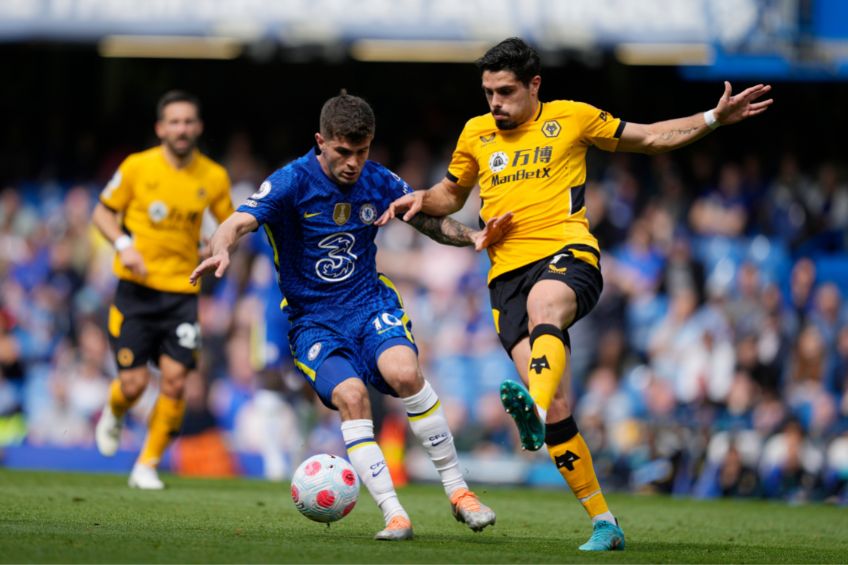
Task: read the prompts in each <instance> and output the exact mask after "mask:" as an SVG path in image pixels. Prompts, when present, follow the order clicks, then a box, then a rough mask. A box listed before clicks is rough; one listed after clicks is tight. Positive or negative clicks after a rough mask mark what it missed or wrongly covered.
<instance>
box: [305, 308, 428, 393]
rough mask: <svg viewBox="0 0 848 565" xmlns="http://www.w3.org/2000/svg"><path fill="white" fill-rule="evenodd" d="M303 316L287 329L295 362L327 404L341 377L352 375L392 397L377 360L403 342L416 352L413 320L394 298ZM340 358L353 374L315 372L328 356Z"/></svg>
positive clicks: (390, 388) (392, 391) (342, 378)
mask: <svg viewBox="0 0 848 565" xmlns="http://www.w3.org/2000/svg"><path fill="white" fill-rule="evenodd" d="M328 318H329V316H328V317H324V318H320V319H319V318H316V317H314V316H312V317H310V316H306V317H304V318H303V319H300V320H297V321H295V322H293V323H292V329H291V332H290V333H289V343H290V345H291V350H292V356H293V357H294V364H295V366H296V367H297V368H298V369H299V370H300V372H301V373H302V374H303V375H304V377H306V380H307V381H308V382H309V384H310V385H311V386H312V388H313V389H315V392H316V393H317V394H318V397H319V398H320V399H321V402H323V403H324V404H325V405H326V406H328V407H329V408H335V406H333V403H332V395H333V389H335V388H336V385H338V384H339V383H340V382H341V381H343V380H345V379H346V378H349V377H352V376H356V377H358V378H360V379H362V381H363V382H364V383H366V384H367V385H369V384H370V385H371V386H372V387H374V388H375V389H376V390H378V391H380V392H382V393H383V394H390V395H392V396H397V393H396V392H395V391H394V390H392V387H390V386H389V384H388V383H387V382H386V381H385V380H383V377H382V375H380V371H379V370H378V369H377V359H378V358H379V357H380V354H381V353H383V351H385V350H386V349H388V348H390V347H393V346H395V345H406V346H408V347H410V348H412V349H413V350H414V351H415V353H416V354H417V353H418V348H417V347H416V346H415V339H414V338H413V336H412V322H411V321H410V320H409V317H408V316H407V315H406V312H405V311H404V310H403V306H402V305H401V303H400V300H399V299H398V298H389V297H383V298H381V299H379V300H376V301H375V302H374V303H373V306H372V307H370V308H363V309H361V310H359V311H352V312H346V313H345V314H344V316H339V318H338V319H336V318H334V319H328ZM331 355H332V356H334V357H343V358H344V359H346V360H347V361H348V362H349V363H350V365H351V367H353V369H354V371H355V372H356V374H355V375H348V374H341V373H339V372H338V371H333V370H327V371H322V370H319V369H320V368H321V365H322V364H323V363H324V361H325V360H326V359H327V358H328V357H330V356H331Z"/></svg>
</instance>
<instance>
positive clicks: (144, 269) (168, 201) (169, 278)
mask: <svg viewBox="0 0 848 565" xmlns="http://www.w3.org/2000/svg"><path fill="white" fill-rule="evenodd" d="M202 132H203V122H202V121H201V119H200V104H199V102H198V100H197V98H195V97H194V96H192V95H191V94H188V93H186V92H181V91H171V92H168V93H166V94H165V95H164V96H163V97H162V98H161V99H160V100H159V104H158V106H157V121H156V135H157V137H158V138H159V139H160V141H161V144H160V145H159V146H157V147H153V148H152V149H148V150H146V151H142V152H140V153H134V154H132V155H130V156H129V157H127V158H126V159H125V160H124V162H123V163H121V165H120V166H119V167H118V171H117V172H116V173H115V175H114V177H112V180H111V181H110V182H109V184H108V185H107V186H106V188H104V189H103V192H102V193H101V194H100V202H99V203H98V204H97V206H96V208H95V209H94V214H93V217H92V221H93V222H94V225H95V226H97V228H98V229H99V230H100V231H101V232H102V233H103V235H104V236H106V238H108V239H109V241H111V242H112V244H113V245H114V246H115V250H116V252H117V253H116V256H115V275H117V277H118V279H119V281H118V287H117V290H116V292H115V300H114V303H113V305H112V306H111V308H110V310H109V322H108V325H109V327H108V330H109V335H110V338H111V342H112V347H113V350H114V353H115V358H116V360H117V363H118V378H117V379H115V380H114V381H113V382H112V385H111V388H110V394H109V400H108V403H107V404H106V406H105V407H104V409H103V413H102V415H101V417H100V420H99V422H98V423H97V429H96V439H97V447H98V449H99V450H100V453H102V454H103V455H106V456H111V455H114V454H115V452H116V451H117V450H118V446H119V444H120V438H121V429H122V423H123V417H124V415H125V414H126V412H127V410H129V409H130V407H131V406H132V405H133V403H134V402H135V401H136V400H138V398H139V397H140V396H141V394H142V393H143V392H144V389H145V388H146V387H147V384H148V382H149V380H150V372H149V371H148V369H147V363H148V361H152V362H154V363H157V364H158V366H159V369H160V371H161V382H160V392H159V398H158V399H157V400H156V405H155V406H154V408H153V412H152V414H151V416H150V421H149V423H148V431H147V437H146V438H145V441H144V447H143V448H142V450H141V453H140V454H139V457H138V459H137V461H136V464H135V466H134V467H133V470H132V473H131V474H130V478H129V484H130V486H131V487H136V488H141V489H153V490H158V489H161V488H163V487H164V485H163V484H162V481H161V480H160V479H159V476H158V474H157V472H156V466H157V465H158V464H159V461H160V459H161V458H162V454H163V453H164V452H165V448H166V447H167V446H168V444H169V443H170V441H171V439H172V438H173V437H174V436H176V434H177V433H178V432H179V429H180V425H181V424H182V420H183V415H184V413H185V401H184V400H183V391H184V387H185V381H186V376H187V375H188V372H189V371H190V370H191V369H193V368H194V366H195V362H196V358H197V354H198V352H199V348H200V331H199V327H198V323H197V293H198V288H197V287H194V286H192V285H191V284H190V283H189V282H188V277H189V275H190V274H191V272H192V271H193V270H194V267H195V265H197V263H198V262H199V260H200V258H199V247H200V227H201V222H202V220H203V213H204V211H205V210H206V209H207V208H208V209H209V210H210V211H211V212H212V215H213V216H215V218H216V219H217V220H218V221H219V222H222V221H224V220H225V219H226V218H227V217H228V216H229V215H230V214H231V213H232V212H233V205H232V200H231V199H230V180H229V177H228V176H227V172H226V171H225V170H224V168H223V167H221V166H220V165H218V164H217V163H215V162H214V161H212V160H211V159H209V158H208V157H206V156H205V155H203V154H201V153H200V152H199V151H198V150H197V147H196V146H197V139H198V137H200V134H201V133H202Z"/></svg>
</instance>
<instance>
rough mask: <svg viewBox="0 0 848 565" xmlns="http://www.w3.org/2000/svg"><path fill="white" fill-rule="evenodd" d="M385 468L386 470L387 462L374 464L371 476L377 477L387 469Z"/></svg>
mask: <svg viewBox="0 0 848 565" xmlns="http://www.w3.org/2000/svg"><path fill="white" fill-rule="evenodd" d="M385 468H386V462H385V461H380V462H379V463H374V464H373V465H371V476H372V477H376V476H377V475H379V474H380V473H382V472H383V469H385Z"/></svg>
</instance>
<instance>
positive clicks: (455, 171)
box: [447, 120, 480, 188]
mask: <svg viewBox="0 0 848 565" xmlns="http://www.w3.org/2000/svg"><path fill="white" fill-rule="evenodd" d="M471 124H472V120H469V121H468V122H466V124H465V127H464V128H462V133H461V134H460V135H459V140H458V141H457V142H456V149H454V151H453V156H452V157H451V162H450V165H449V166H448V174H447V177H448V179H450V180H451V181H453V182H455V183H456V184H458V185H459V186H461V187H464V188H470V187H472V186H474V184H475V183H476V182H477V175H478V173H479V172H480V168H479V164H478V162H477V157H476V156H475V155H474V147H473V145H472V141H473V133H471V131H470V130H471V129H474V128H473V127H472V126H471Z"/></svg>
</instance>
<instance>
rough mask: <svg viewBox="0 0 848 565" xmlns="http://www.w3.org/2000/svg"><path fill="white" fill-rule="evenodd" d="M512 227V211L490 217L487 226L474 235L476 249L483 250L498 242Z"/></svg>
mask: <svg viewBox="0 0 848 565" xmlns="http://www.w3.org/2000/svg"><path fill="white" fill-rule="evenodd" d="M510 229H512V212H507V213H506V214H503V215H502V216H495V217H494V218H489V221H488V222H486V226H485V227H484V228H483V229H482V230H480V231H479V232H477V233H476V234H475V235H474V251H483V250H484V249H486V248H487V247H491V246H492V245H494V244H496V243H497V242H499V241H500V240H502V239H503V237H504V236H505V235H506V233H507V232H508V231H509V230H510Z"/></svg>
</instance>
